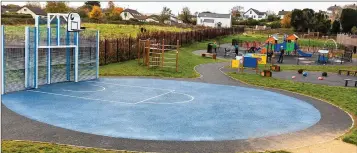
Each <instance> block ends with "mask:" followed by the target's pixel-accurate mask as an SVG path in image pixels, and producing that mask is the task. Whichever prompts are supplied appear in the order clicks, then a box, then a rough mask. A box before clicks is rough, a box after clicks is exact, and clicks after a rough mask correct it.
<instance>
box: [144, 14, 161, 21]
mask: <svg viewBox="0 0 357 153" xmlns="http://www.w3.org/2000/svg"><path fill="white" fill-rule="evenodd" d="M145 21H146V22H156V23H159V20H158V19H157V15H150V16H148V17H147V18H146V20H145Z"/></svg>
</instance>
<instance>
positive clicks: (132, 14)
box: [120, 9, 147, 22]
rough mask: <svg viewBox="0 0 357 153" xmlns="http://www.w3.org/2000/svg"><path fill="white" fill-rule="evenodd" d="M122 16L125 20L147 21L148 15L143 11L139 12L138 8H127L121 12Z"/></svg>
mask: <svg viewBox="0 0 357 153" xmlns="http://www.w3.org/2000/svg"><path fill="white" fill-rule="evenodd" d="M120 16H121V18H122V19H123V20H130V19H136V20H138V21H140V22H145V21H146V18H147V17H146V16H145V15H142V14H141V13H139V12H138V11H136V10H132V9H125V10H124V11H123V12H122V13H121V14H120Z"/></svg>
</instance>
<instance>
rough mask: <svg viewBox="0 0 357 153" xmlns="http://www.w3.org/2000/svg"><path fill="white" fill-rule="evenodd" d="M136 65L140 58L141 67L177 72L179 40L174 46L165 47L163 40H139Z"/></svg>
mask: <svg viewBox="0 0 357 153" xmlns="http://www.w3.org/2000/svg"><path fill="white" fill-rule="evenodd" d="M138 43H139V46H138V48H139V51H138V64H139V65H140V58H142V60H143V65H145V66H147V67H148V68H151V67H160V68H163V67H166V68H175V69H176V72H178V54H179V49H180V46H179V44H180V43H179V40H177V44H176V45H165V40H164V39H162V41H161V42H157V41H156V39H152V40H150V39H146V40H141V39H139V42H138Z"/></svg>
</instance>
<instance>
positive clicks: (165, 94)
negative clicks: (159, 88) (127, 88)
mask: <svg viewBox="0 0 357 153" xmlns="http://www.w3.org/2000/svg"><path fill="white" fill-rule="evenodd" d="M172 92H174V91H169V92H166V93H163V94H160V95H157V96H154V97H151V98H147V99H145V100H142V101H139V102H136V103H135V104H139V103H143V102H144V101H148V100H150V99H154V98H157V97H160V96H163V95H167V94H169V93H172Z"/></svg>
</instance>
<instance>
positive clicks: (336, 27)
mask: <svg viewBox="0 0 357 153" xmlns="http://www.w3.org/2000/svg"><path fill="white" fill-rule="evenodd" d="M340 24H341V23H340V21H338V20H335V21H333V23H332V28H331V33H332V34H337V33H339V32H340V28H341V27H340Z"/></svg>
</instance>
